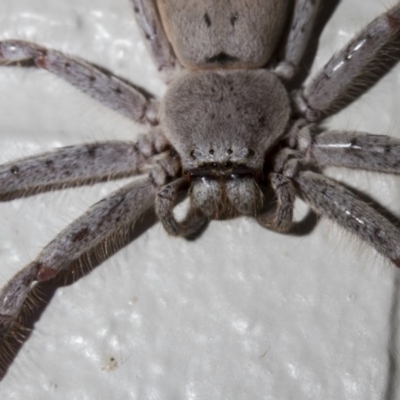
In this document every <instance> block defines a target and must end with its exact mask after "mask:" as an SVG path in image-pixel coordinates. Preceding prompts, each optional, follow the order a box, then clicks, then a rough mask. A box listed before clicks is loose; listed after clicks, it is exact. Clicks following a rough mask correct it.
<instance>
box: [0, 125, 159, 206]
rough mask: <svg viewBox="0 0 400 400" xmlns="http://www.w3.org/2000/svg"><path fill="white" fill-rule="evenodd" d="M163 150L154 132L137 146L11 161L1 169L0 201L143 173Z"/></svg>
mask: <svg viewBox="0 0 400 400" xmlns="http://www.w3.org/2000/svg"><path fill="white" fill-rule="evenodd" d="M166 148H167V142H166V140H165V138H164V137H163V136H162V135H161V133H159V132H158V131H156V130H155V131H152V132H151V133H150V134H148V135H142V136H141V137H140V139H139V141H138V142H137V143H133V142H117V141H111V142H101V143H90V144H86V145H77V146H68V147H63V148H61V149H58V150H56V151H53V152H49V153H45V154H40V155H38V156H33V157H28V158H25V159H22V160H17V161H13V162H10V163H8V164H4V165H1V166H0V200H5V199H9V198H15V197H19V196H24V195H26V194H32V193H35V191H44V190H49V189H55V188H63V187H66V186H78V185H84V184H92V183H94V182H96V181H97V182H98V181H101V180H104V179H117V178H121V177H126V176H132V175H136V174H139V173H143V172H144V171H146V169H147V168H148V165H149V163H150V162H151V161H152V159H151V157H152V156H153V155H154V154H157V153H160V152H162V151H164V150H166Z"/></svg>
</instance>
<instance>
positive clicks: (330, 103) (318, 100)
mask: <svg viewBox="0 0 400 400" xmlns="http://www.w3.org/2000/svg"><path fill="white" fill-rule="evenodd" d="M399 32H400V4H397V5H396V6H394V7H393V8H391V9H390V10H388V11H387V12H386V13H384V14H382V15H381V16H379V17H378V18H376V19H375V20H374V21H372V22H371V23H370V24H369V25H368V26H367V27H366V28H365V29H364V30H363V31H362V32H361V33H360V34H358V35H357V36H356V37H355V38H354V39H353V40H351V42H350V43H349V44H348V45H347V46H346V47H345V48H343V49H342V50H341V51H340V52H338V53H337V54H336V55H334V56H333V57H332V58H331V60H330V61H329V62H328V63H327V64H326V65H325V67H324V68H323V70H322V71H320V72H319V73H318V74H317V75H316V77H315V78H314V79H313V80H312V81H311V83H310V84H308V85H307V86H306V87H305V88H304V89H303V91H302V93H298V94H297V97H296V99H295V102H296V103H297V108H298V110H299V111H300V112H301V113H302V114H303V115H304V117H305V118H306V119H307V120H308V121H318V120H321V119H322V118H323V117H324V116H325V115H326V114H328V113H329V112H331V111H332V109H333V108H334V107H335V106H337V105H338V104H337V103H338V102H339V103H340V101H341V100H343V99H344V98H346V95H348V93H349V91H350V90H351V89H352V88H353V86H354V82H355V80H356V78H358V77H360V76H362V75H363V74H367V75H368V66H370V64H371V63H372V62H376V61H379V58H382V56H387V55H385V54H384V55H382V48H383V47H385V46H386V45H387V44H389V43H391V42H392V41H393V40H394V39H395V38H396V36H397V35H398V34H399Z"/></svg>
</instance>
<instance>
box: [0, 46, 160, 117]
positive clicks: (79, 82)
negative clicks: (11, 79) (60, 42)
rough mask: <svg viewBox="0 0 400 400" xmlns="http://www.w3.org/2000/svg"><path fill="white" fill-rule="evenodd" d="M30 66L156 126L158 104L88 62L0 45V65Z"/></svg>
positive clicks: (36, 48) (33, 48) (51, 52)
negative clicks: (45, 71)
mask: <svg viewBox="0 0 400 400" xmlns="http://www.w3.org/2000/svg"><path fill="white" fill-rule="evenodd" d="M21 63H25V64H26V63H32V64H33V65H35V66H36V67H37V68H43V69H46V70H48V71H49V72H52V73H53V74H55V75H57V76H59V77H60V78H62V79H65V80H66V81H67V82H69V83H70V84H71V85H73V86H75V87H76V88H77V89H79V90H81V91H82V92H84V93H86V94H88V95H89V96H90V97H92V98H94V99H96V100H97V101H99V102H100V103H102V104H104V105H106V106H107V107H110V108H111V109H113V110H115V111H118V112H119V113H121V114H123V115H125V116H126V117H128V118H130V119H132V120H134V121H136V122H141V123H147V122H148V123H151V124H156V123H157V111H158V101H156V100H154V99H148V98H146V97H145V96H144V94H143V93H141V92H140V91H139V90H137V89H136V88H134V87H133V86H131V85H129V84H128V83H126V82H124V81H122V80H121V79H119V78H117V77H115V76H113V75H111V74H110V73H109V72H106V71H104V70H102V69H100V68H99V67H96V66H94V65H92V64H89V63H88V62H85V61H82V60H78V59H76V58H72V57H69V56H66V55H64V54H63V53H60V52H59V51H55V50H48V49H46V48H44V47H41V46H38V45H36V44H34V43H29V42H24V41H22V40H5V41H2V42H0V65H18V64H21Z"/></svg>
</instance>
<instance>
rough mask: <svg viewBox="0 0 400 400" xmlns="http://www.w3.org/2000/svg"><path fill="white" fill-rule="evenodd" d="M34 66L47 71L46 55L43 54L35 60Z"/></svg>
mask: <svg viewBox="0 0 400 400" xmlns="http://www.w3.org/2000/svg"><path fill="white" fill-rule="evenodd" d="M35 64H36V66H37V67H39V68H43V69H47V54H46V53H45V52H43V53H42V54H40V55H39V56H37V57H36V58H35Z"/></svg>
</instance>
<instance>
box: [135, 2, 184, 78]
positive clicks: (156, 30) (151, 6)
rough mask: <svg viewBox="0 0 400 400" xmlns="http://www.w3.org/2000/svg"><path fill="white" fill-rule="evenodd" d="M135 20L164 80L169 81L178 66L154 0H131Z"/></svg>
mask: <svg viewBox="0 0 400 400" xmlns="http://www.w3.org/2000/svg"><path fill="white" fill-rule="evenodd" d="M131 1H132V3H133V9H134V11H135V14H136V20H137V22H138V24H139V26H140V28H141V29H142V31H143V33H144V37H145V39H146V43H147V45H148V48H149V50H150V53H151V55H152V56H153V60H154V62H155V63H156V65H157V68H158V70H159V71H160V72H161V73H162V74H163V77H164V80H165V81H166V82H167V83H168V82H170V80H171V78H172V75H173V73H174V72H175V70H176V68H177V66H178V60H177V59H176V57H175V55H174V52H173V50H172V47H171V45H170V43H169V41H168V39H167V36H166V35H165V32H164V28H163V26H162V23H161V19H160V15H159V13H158V10H157V5H156V1H155V0H131Z"/></svg>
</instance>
